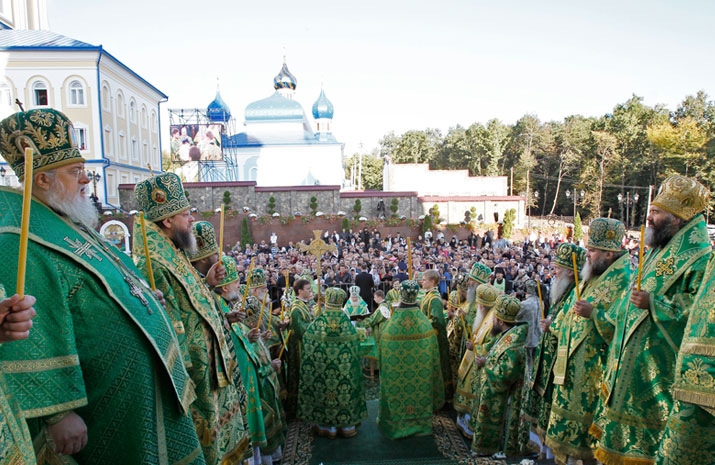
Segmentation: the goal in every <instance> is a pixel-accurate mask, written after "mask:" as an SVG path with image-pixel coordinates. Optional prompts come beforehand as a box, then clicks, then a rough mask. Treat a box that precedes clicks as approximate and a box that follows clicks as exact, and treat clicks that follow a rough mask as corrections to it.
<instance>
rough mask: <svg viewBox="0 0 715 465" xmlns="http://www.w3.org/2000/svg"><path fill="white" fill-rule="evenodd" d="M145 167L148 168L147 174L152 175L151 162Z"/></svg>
mask: <svg viewBox="0 0 715 465" xmlns="http://www.w3.org/2000/svg"><path fill="white" fill-rule="evenodd" d="M146 167H147V168H149V176H151V177H152V178H153V177H154V172H153V171H152V170H151V163H147V164H146Z"/></svg>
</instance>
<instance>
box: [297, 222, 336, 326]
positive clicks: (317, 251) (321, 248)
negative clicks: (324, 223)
mask: <svg viewBox="0 0 715 465" xmlns="http://www.w3.org/2000/svg"><path fill="white" fill-rule="evenodd" d="M322 232H323V231H322V230H320V229H314V230H313V235H314V236H315V238H314V239H313V240H312V242H311V243H310V244H309V245H305V244H300V250H301V252H307V253H309V254H310V255H312V256H314V257H315V258H316V264H315V274H316V275H317V276H318V310H320V259H321V258H322V257H323V255H324V254H325V252H334V253H335V252H337V248H336V247H335V244H330V245H328V244H326V243H325V242H324V241H323V239H321V238H320V235H321V234H322ZM318 313H320V312H319V311H318Z"/></svg>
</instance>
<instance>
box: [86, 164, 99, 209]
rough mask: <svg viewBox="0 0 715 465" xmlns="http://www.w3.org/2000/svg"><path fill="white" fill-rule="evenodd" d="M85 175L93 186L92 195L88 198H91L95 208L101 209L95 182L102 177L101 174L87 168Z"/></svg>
mask: <svg viewBox="0 0 715 465" xmlns="http://www.w3.org/2000/svg"><path fill="white" fill-rule="evenodd" d="M87 177H88V178H89V180H90V181H92V188H93V190H92V195H90V196H89V198H90V199H91V200H92V202H93V203H94V206H95V207H96V208H97V210H101V209H102V204H101V203H100V202H99V197H97V183H98V182H99V181H100V180H101V179H102V175H101V174H99V173H98V172H96V171H91V170H87Z"/></svg>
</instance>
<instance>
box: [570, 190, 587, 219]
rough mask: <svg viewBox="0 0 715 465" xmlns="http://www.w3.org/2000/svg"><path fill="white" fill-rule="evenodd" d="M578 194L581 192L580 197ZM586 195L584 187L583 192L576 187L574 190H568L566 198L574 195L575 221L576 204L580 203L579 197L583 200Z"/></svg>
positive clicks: (574, 216) (574, 213)
mask: <svg viewBox="0 0 715 465" xmlns="http://www.w3.org/2000/svg"><path fill="white" fill-rule="evenodd" d="M578 194H580V197H579V195H578ZM584 195H586V193H585V192H584V191H583V189H581V192H576V188H575V187H574V188H573V192H571V191H570V190H566V198H567V199H570V198H571V197H573V218H574V221H575V220H576V205H577V204H578V200H579V198H580V199H581V200H583V196H584Z"/></svg>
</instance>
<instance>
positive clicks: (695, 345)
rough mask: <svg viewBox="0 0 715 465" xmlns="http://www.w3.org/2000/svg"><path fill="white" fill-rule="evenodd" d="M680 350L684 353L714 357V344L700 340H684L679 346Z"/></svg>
mask: <svg viewBox="0 0 715 465" xmlns="http://www.w3.org/2000/svg"><path fill="white" fill-rule="evenodd" d="M680 351H681V352H682V353H684V354H695V355H707V356H708V357H715V344H713V343H709V344H706V343H701V342H684V343H683V344H682V345H681V346H680Z"/></svg>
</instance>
